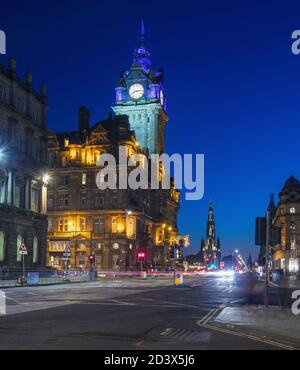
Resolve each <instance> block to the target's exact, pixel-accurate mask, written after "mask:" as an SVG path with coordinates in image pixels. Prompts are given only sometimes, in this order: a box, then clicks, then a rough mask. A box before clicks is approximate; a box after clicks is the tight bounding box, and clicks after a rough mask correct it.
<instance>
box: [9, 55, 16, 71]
mask: <svg viewBox="0 0 300 370" xmlns="http://www.w3.org/2000/svg"><path fill="white" fill-rule="evenodd" d="M8 69H9V71H10V72H11V73H13V74H16V72H17V61H16V59H15V58H9V59H8Z"/></svg>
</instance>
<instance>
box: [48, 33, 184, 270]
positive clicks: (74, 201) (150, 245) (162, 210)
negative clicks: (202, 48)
mask: <svg viewBox="0 0 300 370" xmlns="http://www.w3.org/2000/svg"><path fill="white" fill-rule="evenodd" d="M162 81H163V73H162V71H158V72H156V71H154V70H153V69H151V63H150V59H149V52H148V51H147V49H146V48H145V46H144V30H142V35H141V40H140V43H139V46H138V48H137V49H136V50H135V52H134V60H133V64H132V66H131V68H130V70H129V71H128V72H124V73H122V76H121V80H120V83H119V85H118V86H117V88H116V103H115V105H114V107H113V111H114V113H115V116H114V117H113V116H112V115H110V116H109V118H108V119H107V120H104V121H101V122H98V123H96V124H94V125H92V126H91V125H90V113H89V111H88V109H87V108H85V107H81V108H80V110H79V125H78V130H77V131H74V132H62V133H50V134H49V161H50V167H51V169H50V179H51V180H50V181H49V192H48V216H49V228H48V231H49V245H48V265H49V266H53V267H58V266H66V264H68V265H70V266H71V267H74V268H80V267H82V268H88V267H89V257H90V256H91V255H95V264H96V267H97V268H98V269H112V270H128V269H131V270H133V269H136V268H137V267H138V266H139V261H138V254H139V253H140V252H144V254H145V264H146V266H148V267H151V266H152V267H153V268H155V267H166V266H167V265H168V264H169V262H170V261H169V255H168V250H169V246H170V245H171V244H172V243H173V242H175V241H177V240H178V230H177V213H178V208H179V193H178V191H177V190H176V189H175V188H174V185H173V184H172V186H171V189H169V190H162V189H160V190H150V189H149V190H142V189H138V190H130V189H128V190H120V189H106V190H99V188H98V187H97V185H96V177H97V174H98V173H99V170H100V167H99V166H98V163H99V162H98V160H99V159H100V158H101V156H102V155H103V154H106V153H109V154H113V155H114V157H115V158H116V159H117V166H119V162H118V152H119V146H125V147H126V153H127V156H128V157H129V156H131V155H132V154H138V153H140V154H141V153H144V154H145V155H147V156H148V155H149V154H152V153H157V154H161V153H163V151H164V127H165V124H166V122H167V115H166V100H165V96H164V90H163V85H162ZM162 173H163V170H162V169H161V171H160V175H159V178H160V180H161V178H162V176H163V174H162ZM119 180H120V179H118V181H119ZM171 183H172V182H171ZM69 252H70V258H68V253H69Z"/></svg>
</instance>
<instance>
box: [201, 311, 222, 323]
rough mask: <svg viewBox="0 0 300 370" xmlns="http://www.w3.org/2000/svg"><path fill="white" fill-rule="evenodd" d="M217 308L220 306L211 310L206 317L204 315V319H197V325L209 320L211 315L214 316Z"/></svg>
mask: <svg viewBox="0 0 300 370" xmlns="http://www.w3.org/2000/svg"><path fill="white" fill-rule="evenodd" d="M217 310H218V308H213V309H212V310H210V311H209V312H208V314H207V315H205V316H204V317H202V319H200V320H199V321H197V325H202V323H204V322H205V321H206V320H207V318H210V317H211V316H213V314H214V313H215V312H216V311H217Z"/></svg>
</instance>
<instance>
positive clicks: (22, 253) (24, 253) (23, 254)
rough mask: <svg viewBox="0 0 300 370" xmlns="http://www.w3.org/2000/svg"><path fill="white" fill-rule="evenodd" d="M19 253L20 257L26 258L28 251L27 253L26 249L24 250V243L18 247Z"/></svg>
mask: <svg viewBox="0 0 300 370" xmlns="http://www.w3.org/2000/svg"><path fill="white" fill-rule="evenodd" d="M19 253H20V254H21V255H22V256H27V254H28V251H27V248H26V245H25V243H22V244H21V245H20V248H19Z"/></svg>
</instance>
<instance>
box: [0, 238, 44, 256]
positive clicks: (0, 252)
mask: <svg viewBox="0 0 300 370" xmlns="http://www.w3.org/2000/svg"><path fill="white" fill-rule="evenodd" d="M22 243H23V238H22V235H21V234H19V235H18V236H17V247H16V248H17V262H22V254H21V253H20V247H21V245H22ZM5 244H6V235H5V233H4V232H3V231H0V262H4V261H5V259H6V255H5V252H6V250H5ZM27 248H28V246H27ZM38 259H39V247H38V239H37V237H36V236H35V237H34V238H33V241H32V262H33V263H37V262H38Z"/></svg>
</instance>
